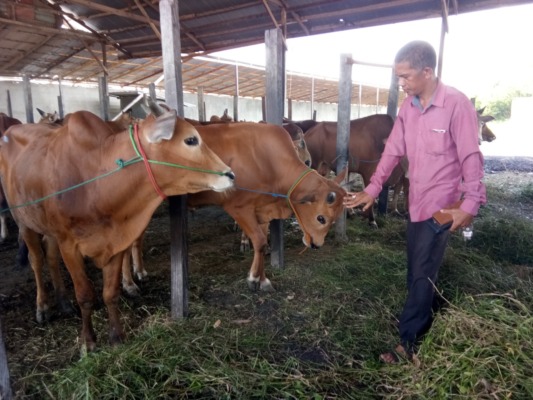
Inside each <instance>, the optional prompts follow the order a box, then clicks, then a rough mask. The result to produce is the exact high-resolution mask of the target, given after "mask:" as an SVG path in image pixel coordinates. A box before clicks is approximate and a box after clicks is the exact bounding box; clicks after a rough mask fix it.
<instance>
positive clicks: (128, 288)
mask: <svg viewBox="0 0 533 400" xmlns="http://www.w3.org/2000/svg"><path fill="white" fill-rule="evenodd" d="M122 286H123V288H124V291H125V292H126V294H127V295H128V296H130V297H139V296H140V295H141V289H139V286H137V285H136V284H135V283H133V284H131V285H126V284H124V283H122Z"/></svg>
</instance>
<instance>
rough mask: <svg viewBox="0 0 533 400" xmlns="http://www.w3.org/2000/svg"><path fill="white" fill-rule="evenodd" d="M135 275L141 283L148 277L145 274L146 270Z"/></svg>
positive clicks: (146, 273)
mask: <svg viewBox="0 0 533 400" xmlns="http://www.w3.org/2000/svg"><path fill="white" fill-rule="evenodd" d="M135 275H136V276H137V279H138V280H140V281H142V280H143V278H146V277H147V276H148V272H146V270H145V269H143V270H142V271H138V272H136V273H135Z"/></svg>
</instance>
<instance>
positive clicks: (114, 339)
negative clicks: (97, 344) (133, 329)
mask: <svg viewBox="0 0 533 400" xmlns="http://www.w3.org/2000/svg"><path fill="white" fill-rule="evenodd" d="M125 338H126V337H125V335H124V334H123V333H117V332H115V331H114V330H113V332H111V333H110V334H109V344H110V345H111V346H116V345H119V344H122V343H124V340H125Z"/></svg>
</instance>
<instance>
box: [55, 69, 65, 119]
mask: <svg viewBox="0 0 533 400" xmlns="http://www.w3.org/2000/svg"><path fill="white" fill-rule="evenodd" d="M57 87H58V89H59V96H57V108H58V113H59V118H61V119H63V117H64V116H65V110H64V109H63V90H62V89H61V88H62V86H61V78H57Z"/></svg>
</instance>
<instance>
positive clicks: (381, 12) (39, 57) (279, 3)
mask: <svg viewBox="0 0 533 400" xmlns="http://www.w3.org/2000/svg"><path fill="white" fill-rule="evenodd" d="M531 2H532V1H531V0H505V1H503V0H445V4H449V5H448V7H449V8H450V9H449V12H450V13H455V12H458V13H463V12H470V11H479V10H484V9H489V8H495V7H499V6H509V5H514V4H524V3H531ZM442 4H443V2H441V1H438V0H393V1H383V0H216V1H212V0H194V1H193V0H190V1H180V2H179V17H180V26H181V47H182V53H183V54H184V56H183V81H184V86H185V89H186V90H190V91H196V89H197V87H199V86H201V87H203V89H204V91H205V92H206V93H220V94H230V95H233V94H234V90H235V89H234V87H233V86H232V84H231V83H232V82H234V79H235V78H234V76H235V67H234V66H231V65H227V64H220V63H218V62H215V61H214V60H212V61H206V60H205V59H201V60H200V59H198V58H195V57H198V56H206V55H209V54H210V53H213V52H215V51H220V50H225V49H230V48H237V47H243V46H246V45H251V44H257V43H262V42H264V35H265V30H269V29H272V28H275V27H280V28H281V29H282V30H283V31H284V32H285V37H286V38H295V37H301V36H306V35H314V34H321V33H327V32H335V31H342V30H348V29H356V28H361V27H368V26H375V25H383V24H389V23H394V22H403V21H410V20H416V19H422V18H429V17H436V16H440V15H441V14H442V8H443V6H442ZM66 21H68V23H67V22H66ZM76 22H77V23H79V24H81V25H83V26H84V27H85V31H82V30H77V29H73V27H74V26H75V23H76ZM69 24H70V25H69ZM62 25H63V27H61V26H62ZM159 30H160V24H159V1H158V0H17V1H13V0H0V75H1V76H22V75H27V76H28V77H30V79H35V78H47V79H53V78H55V77H60V78H61V79H62V80H63V81H65V80H66V81H75V82H76V81H77V82H80V81H89V82H95V83H96V82H97V81H98V77H99V76H102V75H103V73H104V70H105V71H106V72H107V76H108V82H109V83H110V84H115V85H121V86H132V85H137V86H146V85H148V84H149V83H151V82H153V81H154V80H155V79H157V77H159V76H160V75H161V74H162V62H161V43H160V33H159ZM104 50H105V51H104ZM104 54H105V61H104ZM104 64H105V67H104ZM239 76H240V80H242V83H241V84H240V85H239V89H240V92H239V93H240V94H241V95H243V96H251V97H260V96H263V95H264V73H262V72H261V71H260V70H258V69H255V68H251V67H246V66H239ZM289 80H290V82H291V93H289V92H288V95H290V96H291V97H292V98H293V99H295V100H310V99H311V95H310V91H311V83H310V82H311V78H310V77H301V76H296V75H293V76H291V75H289V76H288V82H289ZM314 87H315V93H314V100H315V101H332V102H335V101H336V100H335V99H336V96H337V87H336V83H335V82H331V81H328V80H325V79H315V84H314ZM354 91H358V88H357V87H355V88H354ZM376 97H377V96H376V88H368V90H367V89H366V88H364V95H363V98H365V99H366V98H371V99H372V102H371V103H370V104H374V103H375V99H376ZM352 98H353V99H354V102H356V101H358V95H357V94H355V96H353V97H352ZM379 98H381V99H382V100H383V101H385V99H386V91H385V93H384V94H383V96H382V95H381V93H380V95H379Z"/></svg>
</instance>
